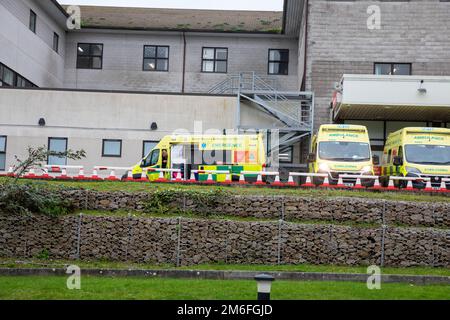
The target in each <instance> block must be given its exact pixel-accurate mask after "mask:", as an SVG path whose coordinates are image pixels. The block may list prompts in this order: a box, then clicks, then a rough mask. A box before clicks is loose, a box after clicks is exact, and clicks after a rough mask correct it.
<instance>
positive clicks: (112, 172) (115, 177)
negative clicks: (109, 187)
mask: <svg viewBox="0 0 450 320" xmlns="http://www.w3.org/2000/svg"><path fill="white" fill-rule="evenodd" d="M106 180H107V181H117V180H119V179H118V178H117V176H116V171H115V170H111V174H110V175H109V177H108V178H106Z"/></svg>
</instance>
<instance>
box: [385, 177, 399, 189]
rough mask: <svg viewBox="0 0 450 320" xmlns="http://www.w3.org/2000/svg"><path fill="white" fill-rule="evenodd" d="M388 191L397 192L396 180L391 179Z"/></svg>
mask: <svg viewBox="0 0 450 320" xmlns="http://www.w3.org/2000/svg"><path fill="white" fill-rule="evenodd" d="M386 190H397V188H395V184H394V180H392V179H391V178H389V184H388V187H387V188H386Z"/></svg>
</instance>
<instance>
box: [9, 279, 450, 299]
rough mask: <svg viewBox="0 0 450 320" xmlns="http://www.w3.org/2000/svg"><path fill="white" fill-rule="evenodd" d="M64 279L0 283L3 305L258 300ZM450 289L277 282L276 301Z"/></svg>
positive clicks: (167, 282)
mask: <svg viewBox="0 0 450 320" xmlns="http://www.w3.org/2000/svg"><path fill="white" fill-rule="evenodd" d="M66 280H67V279H66V278H65V277H41V276H31V277H0V299H8V300H26V299H30V300H44V299H49V300H54V299H58V300H93V299H100V300H110V299H119V300H136V299H139V300H255V299H256V283H255V282H254V281H232V280H227V281H226V280H185V279H159V278H154V279H143V278H101V277H88V276H84V277H82V279H81V290H68V289H67V287H66ZM449 296H450V288H449V286H446V285H426V286H415V285H410V284H392V283H389V284H382V285H381V289H380V290H368V289H367V287H366V284H365V283H356V282H309V281H308V282H306V281H298V282H297V281H275V282H274V284H273V286H272V293H271V297H272V299H274V300H278V299H279V300H335V299H369V300H380V299H389V300H391V299H414V300H423V299H433V300H436V299H442V300H446V299H449Z"/></svg>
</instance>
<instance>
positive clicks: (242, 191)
mask: <svg viewBox="0 0 450 320" xmlns="http://www.w3.org/2000/svg"><path fill="white" fill-rule="evenodd" d="M2 179H7V178H0V182H1V181H2ZM20 183H33V184H37V185H40V186H42V187H46V188H50V189H52V188H61V187H63V188H72V189H86V190H96V191H102V192H114V191H122V192H153V191H156V190H166V189H174V188H176V189H179V190H190V191H195V190H203V191H204V190H218V189H220V190H223V191H225V192H228V193H230V194H235V195H266V196H283V195H284V196H303V197H358V198H369V199H386V200H396V201H427V202H436V201H439V202H450V197H447V196H442V195H439V194H433V195H430V194H420V193H418V192H415V193H408V192H403V191H402V192H376V191H373V192H372V191H359V190H330V189H320V188H317V189H302V188H285V189H283V188H268V187H257V186H244V187H242V186H239V185H236V186H232V187H227V186H211V185H204V186H202V185H183V184H157V183H137V182H108V181H102V182H79V181H37V180H20Z"/></svg>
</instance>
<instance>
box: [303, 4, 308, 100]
mask: <svg viewBox="0 0 450 320" xmlns="http://www.w3.org/2000/svg"><path fill="white" fill-rule="evenodd" d="M304 9H305V10H306V12H305V57H304V59H305V60H304V66H305V67H304V68H305V70H304V71H303V79H302V87H301V90H302V91H306V71H307V70H308V66H307V63H308V59H307V55H308V18H309V0H305V8H304Z"/></svg>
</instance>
